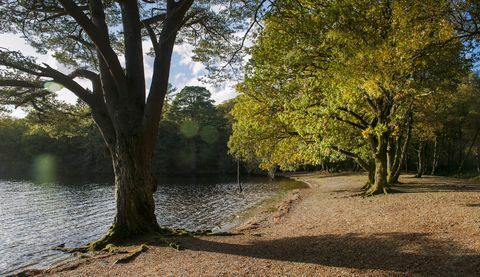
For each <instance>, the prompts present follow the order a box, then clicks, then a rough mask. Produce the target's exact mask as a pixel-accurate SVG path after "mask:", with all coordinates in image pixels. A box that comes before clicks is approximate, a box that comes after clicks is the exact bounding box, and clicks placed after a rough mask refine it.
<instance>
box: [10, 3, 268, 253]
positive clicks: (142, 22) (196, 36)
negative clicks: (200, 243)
mask: <svg viewBox="0 0 480 277" xmlns="http://www.w3.org/2000/svg"><path fill="white" fill-rule="evenodd" d="M263 3H264V1H263V2H260V3H259V2H258V1H240V2H236V1H230V2H228V3H225V2H224V1H217V0H211V1H207V0H197V1H194V0H179V1H174V0H166V1H147V0H142V1H134V0H122V1H100V0H58V1H50V0H41V1H8V0H7V1H2V3H1V4H0V17H1V18H2V19H1V24H0V31H1V32H13V33H21V34H23V37H24V38H25V39H26V40H27V41H28V42H29V43H30V44H31V45H32V46H33V47H35V48H36V49H37V50H38V51H39V52H40V53H43V54H47V53H53V56H54V58H55V59H56V60H57V61H58V62H59V63H61V64H62V65H64V66H66V67H67V70H68V71H69V73H64V72H62V71H60V70H57V69H54V68H53V67H51V66H49V65H46V64H37V63H36V61H35V59H34V58H32V57H26V56H24V55H22V53H20V52H18V51H14V50H10V49H5V48H1V49H0V66H1V71H0V86H1V87H3V89H2V94H1V95H2V96H1V98H2V103H3V104H13V105H28V106H31V107H33V108H35V106H38V105H37V103H39V102H43V103H46V104H51V103H52V101H51V100H53V99H54V96H53V92H54V91H56V90H58V89H60V88H62V87H65V88H67V89H69V90H70V91H72V92H73V93H74V94H75V95H76V96H78V98H80V99H81V100H82V101H83V102H84V103H85V104H86V105H87V106H88V107H89V108H90V112H91V116H92V118H93V120H94V121H95V123H96V125H97V126H98V128H99V129H100V131H101V133H102V136H103V138H104V141H105V144H106V146H107V148H108V150H109V152H110V156H111V158H112V164H113V168H114V172H115V186H116V189H115V192H116V215H115V219H114V222H113V225H112V227H111V228H110V230H109V231H108V233H107V234H106V235H105V236H104V237H103V239H101V240H100V241H99V242H98V243H96V244H92V245H90V246H91V247H94V248H96V247H103V246H104V245H105V244H106V243H109V242H115V241H117V240H121V239H123V238H126V237H132V236H137V235H141V234H145V233H151V232H156V231H161V230H162V229H161V228H160V227H159V226H158V224H157V220H156V217H155V209H154V201H153V192H154V191H155V188H156V183H155V180H154V178H153V176H152V173H151V172H152V159H153V153H154V149H155V143H156V141H157V136H158V125H159V122H160V118H161V115H162V107H163V104H164V101H165V95H166V93H167V89H168V79H169V71H170V62H171V58H172V52H173V48H174V45H175V43H176V42H190V43H193V44H194V45H196V46H198V47H197V48H196V55H197V57H198V59H203V60H209V61H210V64H214V63H215V62H219V61H222V60H227V59H228V57H229V56H231V55H229V53H232V54H233V57H235V58H236V59H238V58H239V55H237V54H238V51H237V49H238V48H239V46H240V45H241V44H243V41H241V40H238V39H235V33H236V32H238V31H240V30H243V29H245V28H246V26H251V24H250V23H249V19H250V18H252V17H253V15H254V14H255V16H256V15H257V13H258V11H259V9H260V8H261V7H262V5H263ZM145 38H146V39H148V40H149V41H150V43H151V44H152V46H153V47H152V49H151V51H150V52H151V53H150V54H151V55H153V57H154V63H153V73H152V76H151V84H150V86H149V88H148V89H147V87H146V84H145V80H146V76H145V70H144V64H143V60H144V59H143V58H144V51H143V45H142V42H143V40H144V39H145ZM221 45H223V46H224V47H223V48H220V46H221ZM207 49H210V50H212V49H222V50H223V51H222V52H221V55H217V56H215V55H213V53H214V51H207ZM200 56H201V57H200ZM209 57H214V58H210V59H208V58H209ZM79 78H81V79H85V80H88V81H90V83H91V88H84V87H82V86H81V85H80V84H79V83H78V82H77V80H78V79H79Z"/></svg>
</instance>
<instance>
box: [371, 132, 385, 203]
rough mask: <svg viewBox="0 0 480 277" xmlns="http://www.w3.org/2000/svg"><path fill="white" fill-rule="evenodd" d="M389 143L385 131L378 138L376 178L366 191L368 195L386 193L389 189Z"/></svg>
mask: <svg viewBox="0 0 480 277" xmlns="http://www.w3.org/2000/svg"><path fill="white" fill-rule="evenodd" d="M387 144H388V136H387V134H386V133H383V134H381V135H380V136H379V138H378V144H377V148H376V152H375V155H374V156H375V159H374V161H375V177H374V178H375V180H374V183H373V184H372V185H371V186H370V188H369V189H368V190H367V191H366V195H375V194H381V193H386V192H387V189H388V182H387V175H388V172H387V171H388V170H387V167H388V165H387Z"/></svg>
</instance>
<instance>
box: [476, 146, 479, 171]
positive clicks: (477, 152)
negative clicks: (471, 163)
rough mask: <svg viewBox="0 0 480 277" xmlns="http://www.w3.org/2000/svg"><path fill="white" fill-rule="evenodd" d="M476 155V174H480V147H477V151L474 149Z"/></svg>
mask: <svg viewBox="0 0 480 277" xmlns="http://www.w3.org/2000/svg"><path fill="white" fill-rule="evenodd" d="M476 154H477V155H476V156H477V159H476V160H477V174H478V176H480V149H478V148H477V151H476Z"/></svg>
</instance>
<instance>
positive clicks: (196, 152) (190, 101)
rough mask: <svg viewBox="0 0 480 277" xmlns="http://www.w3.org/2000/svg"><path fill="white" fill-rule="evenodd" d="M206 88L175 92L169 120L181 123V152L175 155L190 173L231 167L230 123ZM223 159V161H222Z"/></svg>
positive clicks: (179, 150)
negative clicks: (229, 151) (227, 151)
mask: <svg viewBox="0 0 480 277" xmlns="http://www.w3.org/2000/svg"><path fill="white" fill-rule="evenodd" d="M210 97H211V93H210V92H209V91H208V90H207V89H206V88H204V87H188V86H187V87H185V88H183V89H182V90H181V91H180V92H179V93H178V94H176V95H175V97H174V99H173V100H172V103H171V105H170V109H169V112H168V113H167V114H166V119H167V120H170V121H172V122H175V123H176V124H177V126H178V131H177V133H178V135H179V138H178V141H177V144H179V143H180V146H179V145H177V147H176V148H175V149H177V151H178V153H174V154H173V156H174V157H177V158H178V157H180V159H177V160H176V163H177V164H179V165H180V166H181V167H182V168H183V170H184V171H186V172H199V171H200V172H213V171H215V170H216V169H217V168H224V169H225V168H227V165H228V164H229V163H228V162H227V163H226V164H225V162H226V157H225V156H226V149H225V147H226V140H227V139H226V138H227V137H228V135H229V134H228V133H227V132H228V130H227V129H228V127H227V126H228V124H227V121H226V119H225V118H224V114H223V113H222V111H221V110H219V109H217V107H215V106H214V105H213V100H211V98H210ZM219 161H222V162H223V164H221V163H219Z"/></svg>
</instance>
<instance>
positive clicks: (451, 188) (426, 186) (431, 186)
mask: <svg viewBox="0 0 480 277" xmlns="http://www.w3.org/2000/svg"><path fill="white" fill-rule="evenodd" d="M392 188H393V189H395V190H397V191H399V192H405V193H421V192H467V191H476V192H480V184H439V183H405V184H399V185H395V186H393V187H392Z"/></svg>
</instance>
